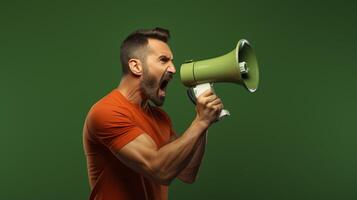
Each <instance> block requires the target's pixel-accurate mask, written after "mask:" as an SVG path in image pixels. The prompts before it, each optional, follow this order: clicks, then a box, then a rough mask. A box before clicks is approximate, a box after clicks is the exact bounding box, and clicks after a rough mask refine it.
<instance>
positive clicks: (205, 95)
mask: <svg viewBox="0 0 357 200" xmlns="http://www.w3.org/2000/svg"><path fill="white" fill-rule="evenodd" d="M212 94H213V91H212V90H211V89H207V90H206V91H204V92H203V93H202V94H201V95H200V96H202V97H208V96H210V95H212Z"/></svg>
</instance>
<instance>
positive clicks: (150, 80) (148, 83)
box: [140, 66, 172, 107]
mask: <svg viewBox="0 0 357 200" xmlns="http://www.w3.org/2000/svg"><path fill="white" fill-rule="evenodd" d="M171 78H172V75H171V74H170V73H168V72H167V71H165V73H164V74H163V75H162V76H161V78H160V80H157V78H155V76H154V75H152V74H150V72H149V69H148V67H147V66H143V81H141V83H140V90H141V92H142V93H143V94H144V98H145V99H147V100H149V101H150V102H152V103H153V104H155V105H156V106H159V107H160V106H162V105H164V102H165V95H159V90H160V89H161V90H165V89H166V85H167V83H168V80H169V79H171ZM163 82H165V83H164V84H163Z"/></svg>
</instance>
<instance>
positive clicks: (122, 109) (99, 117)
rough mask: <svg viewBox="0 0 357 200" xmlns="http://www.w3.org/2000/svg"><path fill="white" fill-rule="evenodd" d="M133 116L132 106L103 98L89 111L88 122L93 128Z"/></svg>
mask: <svg viewBox="0 0 357 200" xmlns="http://www.w3.org/2000/svg"><path fill="white" fill-rule="evenodd" d="M130 118H131V111H130V108H128V107H126V106H124V105H120V104H117V103H114V102H112V101H108V99H106V98H103V99H101V100H99V101H98V102H97V103H95V104H94V105H93V106H92V107H91V109H90V110H89V112H88V115H87V118H86V123H87V124H88V125H89V127H90V128H91V129H92V130H93V129H94V130H98V129H102V128H105V127H108V126H113V125H115V124H116V123H118V122H120V121H123V120H129V119H130Z"/></svg>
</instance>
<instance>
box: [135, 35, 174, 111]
mask: <svg viewBox="0 0 357 200" xmlns="http://www.w3.org/2000/svg"><path fill="white" fill-rule="evenodd" d="M148 42H149V43H148V47H147V48H148V50H147V51H148V52H147V55H146V60H145V62H142V64H143V76H142V81H141V84H140V88H141V91H142V92H143V94H144V95H145V97H146V98H147V99H148V100H150V101H151V102H153V103H154V104H155V105H156V106H162V105H163V104H164V101H165V96H166V86H167V84H168V83H169V81H170V80H171V79H172V75H173V74H175V72H176V69H175V66H174V64H173V62H172V61H173V55H172V52H171V50H170V47H169V46H168V45H167V44H166V43H165V42H162V41H160V40H156V39H149V41H148Z"/></svg>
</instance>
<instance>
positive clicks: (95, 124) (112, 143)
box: [89, 108, 144, 152]
mask: <svg viewBox="0 0 357 200" xmlns="http://www.w3.org/2000/svg"><path fill="white" fill-rule="evenodd" d="M89 123H90V124H91V126H90V130H91V134H93V136H94V137H95V138H97V139H98V140H99V141H100V142H101V143H102V144H104V145H105V146H106V147H108V148H109V149H110V150H111V151H112V152H117V151H119V150H120V149H121V148H122V147H124V146H125V145H126V144H128V143H129V142H131V141H132V140H134V139H135V138H136V137H138V136H139V135H141V134H143V133H144V131H143V130H142V129H141V128H140V127H138V126H137V125H136V124H134V123H133V121H132V120H131V119H130V116H129V113H128V112H125V110H123V112H120V111H118V110H112V109H108V108H102V109H95V110H93V111H92V113H91V115H90V118H89Z"/></svg>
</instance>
